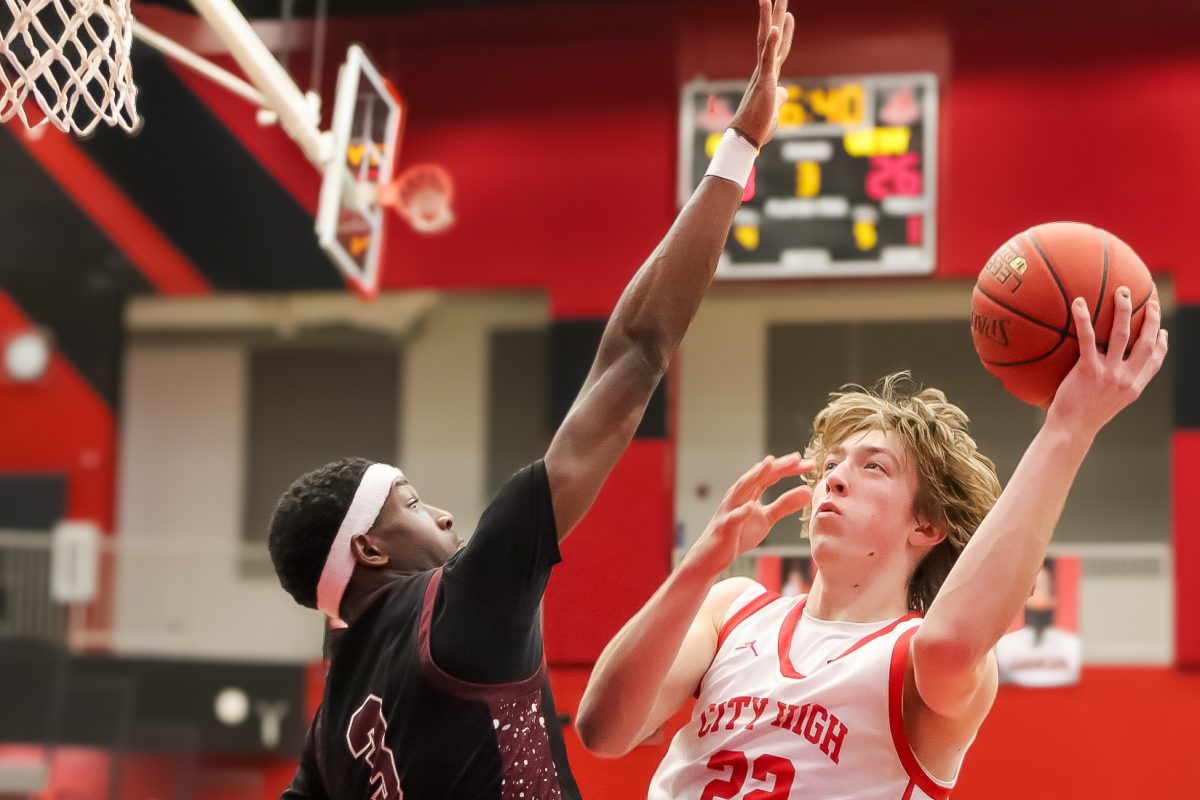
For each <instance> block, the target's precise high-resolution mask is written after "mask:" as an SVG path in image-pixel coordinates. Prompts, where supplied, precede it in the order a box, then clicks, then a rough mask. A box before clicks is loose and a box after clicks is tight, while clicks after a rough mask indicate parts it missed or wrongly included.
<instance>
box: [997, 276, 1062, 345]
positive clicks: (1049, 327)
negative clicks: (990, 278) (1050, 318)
mask: <svg viewBox="0 0 1200 800" xmlns="http://www.w3.org/2000/svg"><path fill="white" fill-rule="evenodd" d="M975 288H976V289H978V290H979V293H980V294H981V295H983V296H984V297H986V298H987V299H988V300H991V301H992V302H993V303H995V304H996V305H998V306H1000V307H1001V308H1003V309H1004V310H1005V311H1011V312H1012V313H1014V314H1016V315H1017V316H1018V317H1020V318H1021V319H1024V320H1027V321H1029V322H1032V323H1033V324H1034V325H1038V326H1040V327H1042V328H1045V329H1046V330H1048V331H1054V332H1055V333H1057V334H1058V335H1059V336H1067V335H1069V334H1068V332H1067V330H1064V329H1063V328H1056V327H1055V326H1053V325H1051V324H1050V323H1049V322H1045V321H1043V320H1040V319H1037V318H1036V317H1031V316H1029V315H1028V314H1026V313H1025V312H1024V311H1021V310H1020V309H1017V308H1013V307H1012V306H1010V305H1008V304H1007V303H1005V302H1004V301H1003V300H1000V299H998V298H996V297H993V296H992V295H991V294H990V293H989V292H988V290H987V289H984V288H983V287H982V286H980V285H978V284H976V285H975Z"/></svg>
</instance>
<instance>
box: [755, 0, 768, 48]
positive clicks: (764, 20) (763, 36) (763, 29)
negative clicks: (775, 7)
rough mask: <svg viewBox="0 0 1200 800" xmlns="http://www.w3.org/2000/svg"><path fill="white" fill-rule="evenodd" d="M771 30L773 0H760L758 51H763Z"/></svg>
mask: <svg viewBox="0 0 1200 800" xmlns="http://www.w3.org/2000/svg"><path fill="white" fill-rule="evenodd" d="M770 32H771V0H758V40H757V41H758V51H759V52H760V53H761V52H762V49H763V47H765V46H766V44H767V34H768V33H770Z"/></svg>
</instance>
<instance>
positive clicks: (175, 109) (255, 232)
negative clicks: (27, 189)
mask: <svg viewBox="0 0 1200 800" xmlns="http://www.w3.org/2000/svg"><path fill="white" fill-rule="evenodd" d="M133 69H134V80H135V82H136V83H137V85H138V100H137V102H138V111H139V113H140V114H141V115H142V117H143V118H144V125H143V127H142V130H141V132H140V133H139V134H138V135H137V136H132V137H131V136H129V135H128V134H126V133H124V132H123V131H121V130H119V129H115V130H114V129H109V128H105V129H103V130H99V131H98V133H97V134H96V135H95V136H93V137H92V138H91V139H89V140H87V141H85V142H83V143H82V145H81V146H82V148H83V150H84V151H85V152H86V153H87V154H88V155H89V156H90V157H91V158H92V159H93V160H94V161H95V162H96V164H97V165H98V166H99V167H100V168H101V169H102V170H104V172H105V173H107V174H108V176H109V177H110V178H111V179H112V180H113V182H114V183H115V184H116V185H117V186H119V187H120V188H121V189H122V190H123V191H124V192H125V194H126V195H128V196H129V198H130V199H131V200H132V201H133V202H134V203H136V204H137V206H138V207H139V208H140V209H141V211H142V213H144V214H146V216H147V217H149V218H150V219H151V220H153V222H154V223H155V224H156V225H157V227H158V228H159V229H160V230H161V231H162V232H163V233H164V234H165V235H166V236H167V238H168V239H170V240H171V241H172V242H173V243H174V245H175V246H176V247H177V248H179V250H180V251H181V252H182V253H183V254H184V255H185V256H186V257H187V258H188V259H189V260H191V261H192V263H193V264H195V265H196V267H197V268H198V269H199V270H200V271H201V272H202V273H203V274H204V275H205V277H207V278H208V280H209V281H210V282H211V283H212V284H213V286H214V287H215V288H216V289H218V290H221V289H224V290H235V291H238V290H240V291H285V290H297V289H339V288H341V287H342V286H343V282H342V279H341V277H340V274H339V273H338V272H337V269H336V268H335V267H334V265H333V262H331V261H330V260H329V259H328V257H326V256H325V254H324V253H323V252H322V251H321V249H320V248H319V247H318V246H317V237H316V234H315V233H314V232H313V218H312V216H311V215H309V213H308V212H307V211H306V210H305V209H304V208H303V207H302V206H301V205H300V204H299V203H298V202H297V201H296V200H295V198H293V197H292V195H290V194H289V193H288V192H287V190H286V189H284V188H283V187H282V186H281V185H280V184H279V183H278V181H276V180H275V179H274V177H272V176H271V174H270V173H269V172H267V170H266V168H265V167H263V166H262V164H260V163H259V162H258V160H257V159H256V158H255V157H254V156H253V155H252V154H251V153H250V152H249V151H247V150H246V148H245V147H243V146H242V144H241V143H240V142H239V141H238V139H237V137H235V136H234V134H233V133H232V132H230V130H229V129H228V128H226V127H225V126H224V125H223V124H222V123H221V121H220V120H219V119H218V118H217V117H216V116H214V115H213V113H212V112H211V111H210V110H209V109H208V107H207V106H205V104H204V102H203V101H202V100H201V99H200V98H199V97H197V96H196V95H195V94H194V93H193V92H192V91H191V90H190V89H189V88H188V87H187V86H186V85H185V84H184V83H183V82H182V81H181V80H180V79H179V78H178V77H177V76H176V75H175V73H173V72H172V71H171V69H170V67H168V66H167V64H166V63H165V62H164V60H163V59H162V57H160V56H159V55H158V54H157V53H155V52H154V51H152V50H150V49H149V48H147V47H145V46H140V45H139V46H136V47H135V48H134V55H133ZM247 113H249V112H247ZM302 168H303V169H310V167H308V166H303V167H302Z"/></svg>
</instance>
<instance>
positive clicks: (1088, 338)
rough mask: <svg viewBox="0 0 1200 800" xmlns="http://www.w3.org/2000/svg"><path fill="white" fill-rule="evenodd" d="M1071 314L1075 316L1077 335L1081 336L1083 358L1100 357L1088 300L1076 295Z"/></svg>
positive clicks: (1080, 352)
mask: <svg viewBox="0 0 1200 800" xmlns="http://www.w3.org/2000/svg"><path fill="white" fill-rule="evenodd" d="M1071 316H1072V317H1074V318H1075V335H1076V336H1078V337H1079V357H1080V358H1081V359H1096V358H1099V353H1098V352H1097V351H1096V332H1095V331H1094V330H1092V318H1091V316H1090V315H1089V314H1088V307H1087V301H1086V300H1084V299H1083V298H1082V297H1076V298H1075V302H1074V303H1071Z"/></svg>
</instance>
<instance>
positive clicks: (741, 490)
mask: <svg viewBox="0 0 1200 800" xmlns="http://www.w3.org/2000/svg"><path fill="white" fill-rule="evenodd" d="M774 461H775V457H774V456H767V457H766V458H764V459H763V460H762V461H759V462H758V463H757V464H755V465H754V466H753V467H751V468H750V469H748V470H746V471H745V472H744V473H742V477H740V478H738V479H737V480H736V481H734V483H733V486H730V487H729V491H728V492H726V493H725V500H724V501H723V502H722V505H724V506H727V507H731V506H740V505H742V504H743V503H745V502H746V501H747V500H749V499H750V498H751V497H755V496H756V495H754V493H753V492H754V486H755V485H756V483H757V481H758V480H759V476H761V475H762V473H764V472H765V471H766V470H767V469H768V468H769V467H770V465H771V464H772V463H773V462H774Z"/></svg>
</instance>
